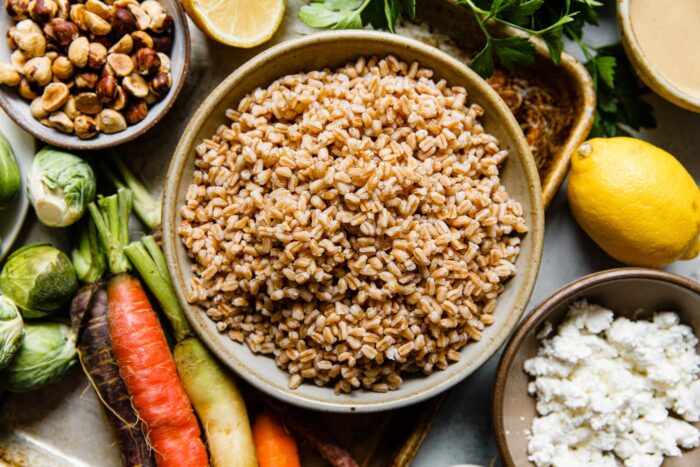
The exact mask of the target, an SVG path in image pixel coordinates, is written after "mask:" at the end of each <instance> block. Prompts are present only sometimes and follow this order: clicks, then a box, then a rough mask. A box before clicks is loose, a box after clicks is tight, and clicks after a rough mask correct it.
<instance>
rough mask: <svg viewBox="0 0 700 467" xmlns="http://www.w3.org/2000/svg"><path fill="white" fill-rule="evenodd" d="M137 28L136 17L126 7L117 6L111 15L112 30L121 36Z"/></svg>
mask: <svg viewBox="0 0 700 467" xmlns="http://www.w3.org/2000/svg"><path fill="white" fill-rule="evenodd" d="M137 29H138V24H137V23H136V18H135V17H134V15H133V14H132V13H131V12H130V11H129V10H128V9H127V8H117V9H116V10H114V14H113V15H112V30H113V31H114V33H115V34H116V35H117V36H119V37H121V36H123V35H125V34H131V33H132V32H134V31H136V30H137Z"/></svg>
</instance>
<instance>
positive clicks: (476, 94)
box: [163, 31, 544, 412]
mask: <svg viewBox="0 0 700 467" xmlns="http://www.w3.org/2000/svg"><path fill="white" fill-rule="evenodd" d="M389 54H393V55H395V56H396V57H397V58H399V59H401V60H406V61H409V62H411V61H417V62H419V63H420V64H422V65H423V66H426V67H428V68H431V69H433V70H434V72H435V75H436V76H437V77H438V78H444V79H445V80H447V82H448V83H450V84H451V85H455V86H464V87H465V88H466V89H467V92H468V93H469V96H470V101H471V102H475V103H477V104H479V105H481V106H482V107H483V108H484V109H485V115H484V117H483V120H482V121H483V126H484V128H485V130H486V131H487V132H489V133H491V134H493V135H495V136H496V137H497V138H498V139H499V141H500V142H501V146H502V147H504V148H507V149H508V150H509V151H510V154H509V157H508V159H507V161H506V162H505V163H504V166H503V169H502V180H503V183H504V185H505V186H506V188H507V190H508V192H509V193H510V194H511V196H512V197H513V198H515V199H517V200H518V201H520V202H521V204H522V205H523V209H524V212H525V217H526V221H527V223H528V226H529V228H530V231H529V232H528V233H527V235H525V237H524V238H523V241H522V243H521V250H520V256H519V257H518V259H517V261H516V262H515V266H516V268H517V270H518V272H517V274H516V275H515V277H513V278H512V279H511V280H509V281H508V282H507V283H506V285H505V290H504V292H503V293H502V294H501V295H500V296H499V298H498V301H497V304H496V308H495V310H494V317H495V318H496V321H495V323H494V324H492V325H491V326H489V327H487V328H486V329H485V331H484V333H483V337H482V340H480V341H479V342H475V343H471V344H468V345H467V346H465V347H464V348H463V349H462V351H461V358H460V360H459V361H458V362H456V363H454V364H452V365H450V366H449V367H448V368H447V369H445V370H444V371H438V372H435V373H433V374H432V375H430V376H421V375H415V376H407V377H406V379H405V380H404V383H403V384H402V385H401V387H400V388H399V389H398V390H396V391H391V392H388V393H377V392H371V391H366V390H357V391H354V392H353V393H351V394H341V395H336V394H335V393H334V390H333V387H332V386H330V387H329V386H326V387H317V386H315V385H313V384H302V385H301V386H300V387H298V388H297V389H290V388H289V387H288V385H287V382H288V378H289V375H288V373H287V372H286V371H283V370H281V369H279V368H278V367H277V366H276V365H275V362H274V360H273V359H272V358H270V357H268V356H263V355H260V354H254V353H252V352H251V351H250V349H249V348H248V347H247V346H246V345H243V344H238V343H236V342H234V341H232V340H231V339H230V338H229V337H228V336H227V335H226V334H225V333H220V332H218V331H217V329H216V326H215V323H214V321H212V320H211V319H210V318H208V317H207V315H206V313H205V312H204V310H203V309H202V308H200V307H198V306H194V305H191V304H189V303H188V302H187V297H186V296H187V291H188V290H189V288H190V281H191V278H192V269H191V265H192V260H191V259H190V258H189V256H188V253H187V250H186V249H185V247H184V246H183V244H182V242H181V241H180V237H179V235H178V233H177V230H178V227H179V225H180V224H181V222H182V219H181V217H180V206H182V204H183V202H184V199H185V196H186V193H187V190H188V188H189V185H190V184H191V183H192V178H193V172H194V160H195V147H196V146H197V145H198V144H199V143H200V142H201V141H202V140H203V139H204V138H207V137H209V136H211V135H212V134H213V133H214V132H215V131H216V129H217V128H218V127H219V125H221V124H222V123H224V122H225V121H226V119H225V112H226V109H227V108H231V107H236V106H237V105H238V102H239V101H240V99H241V98H242V97H243V96H245V95H246V94H247V93H249V92H251V91H252V90H254V89H255V88H257V87H260V86H267V85H269V84H270V83H271V82H272V81H274V80H275V79H277V78H279V77H282V76H284V75H287V74H290V73H296V72H299V71H302V70H304V71H309V70H319V69H323V68H326V67H329V68H333V67H338V66H342V65H343V64H345V63H346V62H348V61H351V60H355V59H357V58H358V57H360V56H370V55H377V56H386V55H389ZM163 197H164V204H163V246H164V250H165V255H166V259H167V263H168V269H169V270H170V273H171V275H172V278H173V281H174V283H175V288H176V289H177V294H178V298H179V300H180V303H181V304H182V306H183V308H184V310H185V314H186V315H187V317H188V319H189V321H190V323H191V324H192V327H193V328H194V329H195V331H196V332H197V334H199V336H200V337H201V339H202V341H203V342H204V343H205V344H206V345H207V347H209V349H210V350H211V351H212V352H214V353H215V354H216V355H217V356H218V357H219V358H220V359H221V361H222V362H223V363H225V364H226V365H227V366H228V367H229V368H231V369H232V370H233V371H235V372H236V373H238V374H239V375H240V376H241V377H242V378H243V379H245V380H246V381H247V382H248V383H250V384H251V385H253V386H254V387H256V388H257V389H259V390H261V391H263V392H265V393H267V394H269V395H271V396H273V397H276V398H279V399H282V400H283V401H285V402H288V403H291V404H294V405H298V406H302V407H306V408H310V409H315V410H322V411H330V412H376V411H381V410H388V409H394V408H398V407H402V406H405V405H409V404H415V403H417V402H420V401H422V400H425V399H427V398H429V397H432V396H435V395H437V394H439V393H441V392H443V391H445V390H447V389H448V388H450V387H452V386H454V385H455V384H457V383H458V382H460V381H462V380H463V379H464V378H466V377H467V376H468V375H470V374H471V373H472V372H474V371H475V370H476V369H477V368H479V367H480V366H481V365H482V364H484V362H486V361H487V360H488V359H489V358H490V357H491V356H492V355H493V354H494V353H496V352H497V351H498V349H499V348H500V347H501V345H502V344H503V343H504V342H505V341H506V339H507V338H508V337H509V336H510V334H511V332H512V331H513V329H515V327H516V326H517V324H518V321H519V320H520V317H521V316H522V313H523V311H524V309H525V306H526V305H527V302H528V300H529V297H530V294H531V292H532V289H533V287H534V284H535V279H536V278H537V271H538V269H539V262H540V257H541V254H542V239H543V231H544V219H543V218H544V209H543V207H542V194H541V187H540V182H539V178H538V175H537V170H536V167H535V163H534V160H533V159H532V155H531V154H530V151H529V149H528V147H527V145H526V142H525V138H524V136H523V133H522V131H521V130H520V127H519V126H518V124H517V122H516V121H515V118H514V117H513V115H512V114H511V113H510V111H509V110H508V107H507V106H506V104H505V103H504V102H503V101H502V100H501V98H500V97H498V95H497V94H496V92H495V91H494V90H493V89H492V88H491V87H490V86H489V85H488V84H487V83H486V82H485V81H484V80H483V79H481V78H480V77H479V76H478V75H476V73H474V72H473V71H471V70H470V69H469V68H468V67H467V66H466V65H464V64H463V63H460V62H459V61H457V60H455V59H454V58H452V57H450V56H449V55H447V54H445V53H443V52H440V51H439V50H437V49H435V48H433V47H430V46H428V45H425V44H423V43H420V42H418V41H415V40H411V39H407V38H404V37H401V36H398V35H395V34H387V33H380V32H373V31H335V32H326V33H318V34H311V35H308V36H305V37H302V38H300V39H294V40H290V41H287V42H284V43H282V44H280V45H277V46H275V47H272V48H271V49H268V50H267V51H265V52H263V53H261V54H259V55H257V56H256V57H254V58H252V59H251V60H250V61H248V62H247V63H246V64H244V65H243V66H241V67H240V68H238V69H237V70H236V71H235V72H234V73H232V74H231V75H230V76H229V77H228V78H226V79H225V80H224V81H223V82H222V83H221V84H220V85H219V86H218V87H217V88H216V89H215V90H214V91H213V92H212V93H211V94H210V95H209V96H208V97H207V98H206V100H205V101H204V102H203V103H202V105H201V106H200V107H199V109H198V110H197V111H196V112H195V114H194V116H193V117H192V119H191V120H190V122H189V124H188V126H187V128H186V129H185V131H184V133H183V135H182V137H181V139H180V142H179V144H178V146H177V149H176V150H175V154H174V156H173V158H172V161H171V165H170V169H169V171H168V175H167V177H166V182H165V187H164V195H163Z"/></svg>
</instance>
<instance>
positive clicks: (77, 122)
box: [73, 115, 98, 139]
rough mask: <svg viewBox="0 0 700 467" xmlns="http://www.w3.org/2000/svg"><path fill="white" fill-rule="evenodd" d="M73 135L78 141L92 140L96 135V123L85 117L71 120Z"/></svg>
mask: <svg viewBox="0 0 700 467" xmlns="http://www.w3.org/2000/svg"><path fill="white" fill-rule="evenodd" d="M73 124H74V126H75V134H76V136H77V137H78V138H80V139H90V138H94V137H95V136H96V135H97V133H98V130H97V121H96V120H95V119H94V118H92V117H88V116H87V115H78V116H77V117H75V119H74V120H73Z"/></svg>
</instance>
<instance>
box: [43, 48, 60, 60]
mask: <svg viewBox="0 0 700 467" xmlns="http://www.w3.org/2000/svg"><path fill="white" fill-rule="evenodd" d="M44 57H46V58H48V59H49V60H51V61H52V62H53V61H54V60H56V59H57V58H58V52H56V51H55V50H50V51H48V52H46V53H45V54H44Z"/></svg>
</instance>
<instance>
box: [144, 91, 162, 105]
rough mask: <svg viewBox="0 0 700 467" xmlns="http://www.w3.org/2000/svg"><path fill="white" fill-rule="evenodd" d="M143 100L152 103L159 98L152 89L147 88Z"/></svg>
mask: <svg viewBox="0 0 700 467" xmlns="http://www.w3.org/2000/svg"><path fill="white" fill-rule="evenodd" d="M144 100H145V101H146V104H148V105H153V104H155V103H156V102H158V101H159V100H160V96H157V95H155V94H153V91H151V90H150V89H149V90H148V95H147V96H146V97H145V99H144Z"/></svg>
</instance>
